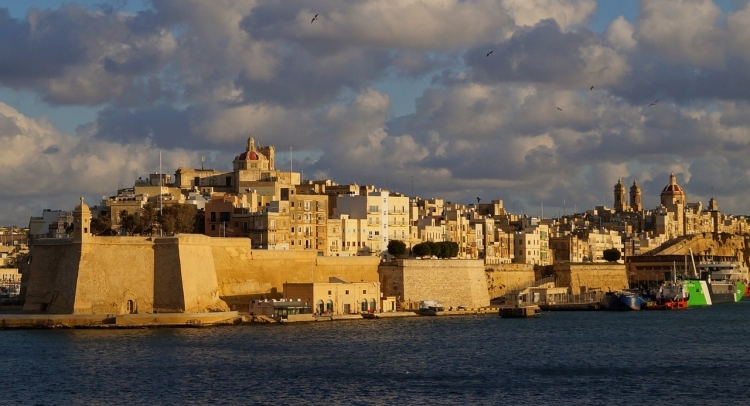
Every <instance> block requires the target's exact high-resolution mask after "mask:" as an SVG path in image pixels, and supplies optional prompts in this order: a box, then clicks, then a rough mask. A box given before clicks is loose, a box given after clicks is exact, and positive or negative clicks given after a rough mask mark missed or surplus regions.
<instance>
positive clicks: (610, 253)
mask: <svg viewBox="0 0 750 406" xmlns="http://www.w3.org/2000/svg"><path fill="white" fill-rule="evenodd" d="M602 256H603V257H604V259H605V260H606V261H608V262H615V261H617V260H619V259H620V250H618V249H617V248H609V249H606V250H604V252H602Z"/></svg>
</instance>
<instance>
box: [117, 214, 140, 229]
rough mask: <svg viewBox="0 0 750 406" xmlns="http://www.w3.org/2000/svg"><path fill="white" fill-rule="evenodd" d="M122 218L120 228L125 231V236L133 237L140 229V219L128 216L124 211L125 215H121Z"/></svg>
mask: <svg viewBox="0 0 750 406" xmlns="http://www.w3.org/2000/svg"><path fill="white" fill-rule="evenodd" d="M120 216H121V217H120V227H122V229H123V230H125V234H127V235H133V234H134V233H135V232H136V230H138V229H139V228H140V227H139V225H138V223H139V222H138V219H137V218H136V217H135V216H134V215H132V214H128V213H127V212H126V211H125V210H123V213H121V214H120Z"/></svg>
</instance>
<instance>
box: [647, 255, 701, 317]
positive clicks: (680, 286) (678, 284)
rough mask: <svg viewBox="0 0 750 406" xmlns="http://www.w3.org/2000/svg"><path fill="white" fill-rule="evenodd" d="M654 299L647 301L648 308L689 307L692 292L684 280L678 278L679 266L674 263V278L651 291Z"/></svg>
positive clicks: (672, 308)
mask: <svg viewBox="0 0 750 406" xmlns="http://www.w3.org/2000/svg"><path fill="white" fill-rule="evenodd" d="M651 297H652V298H653V299H654V300H652V301H649V302H647V303H646V307H645V309H647V310H678V309H687V308H688V300H689V298H690V292H689V289H688V286H687V284H686V283H685V282H684V281H678V280H677V266H676V265H675V264H672V280H671V281H667V282H664V283H663V284H661V286H659V287H658V288H657V289H654V291H652V292H651Z"/></svg>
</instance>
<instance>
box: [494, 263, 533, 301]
mask: <svg viewBox="0 0 750 406" xmlns="http://www.w3.org/2000/svg"><path fill="white" fill-rule="evenodd" d="M485 275H486V277H487V291H488V293H489V295H490V298H496V297H500V296H503V295H505V294H506V293H508V292H509V291H511V290H513V289H519V288H522V287H525V286H529V284H531V283H533V282H534V281H535V280H536V278H535V273H534V265H530V264H495V265H492V267H488V268H487V269H485Z"/></svg>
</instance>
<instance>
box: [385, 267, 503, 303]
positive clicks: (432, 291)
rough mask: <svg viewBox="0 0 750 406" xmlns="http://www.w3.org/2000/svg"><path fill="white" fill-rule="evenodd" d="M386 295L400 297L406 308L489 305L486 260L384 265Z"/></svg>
mask: <svg viewBox="0 0 750 406" xmlns="http://www.w3.org/2000/svg"><path fill="white" fill-rule="evenodd" d="M379 273H380V286H381V289H382V290H383V295H384V296H396V297H397V298H398V300H400V301H401V302H405V304H406V306H407V307H408V306H410V305H411V306H412V307H413V306H414V305H415V304H418V302H419V301H421V300H438V301H440V302H442V303H443V305H444V306H445V307H457V306H466V307H469V308H477V307H483V306H489V304H490V297H489V293H488V291H487V277H486V276H485V272H484V261H483V260H465V259H399V260H396V261H391V262H387V263H382V264H381V265H380V271H379Z"/></svg>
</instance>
